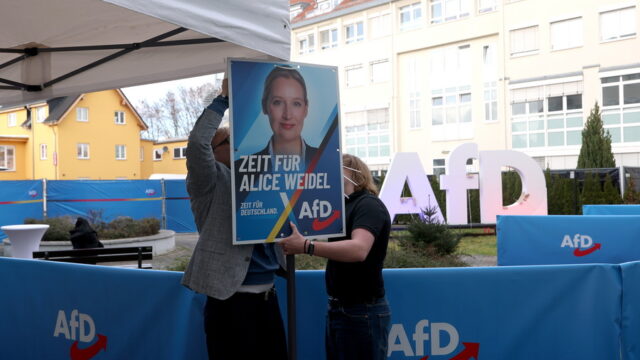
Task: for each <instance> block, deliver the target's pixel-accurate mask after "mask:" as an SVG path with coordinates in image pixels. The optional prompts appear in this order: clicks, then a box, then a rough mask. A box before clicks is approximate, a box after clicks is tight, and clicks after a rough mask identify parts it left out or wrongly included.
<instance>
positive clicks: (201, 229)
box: [182, 109, 284, 300]
mask: <svg viewBox="0 0 640 360" xmlns="http://www.w3.org/2000/svg"><path fill="white" fill-rule="evenodd" d="M221 121H222V117H221V116H220V115H219V114H218V113H216V112H215V111H212V110H209V109H205V110H204V112H203V113H202V115H200V117H199V118H198V120H197V121H196V124H195V125H194V126H193V129H192V130H191V134H190V135H189V142H188V144H187V170H188V175H187V191H188V192H189V196H190V197H191V211H192V212H193V216H194V219H195V223H196V226H197V228H198V233H199V234H200V237H199V239H198V243H197V244H196V247H195V249H194V251H193V255H192V257H191V260H190V261H189V265H188V266H187V270H186V271H185V272H184V276H183V278H182V284H183V285H185V286H186V287H188V288H190V289H192V290H194V291H196V292H199V293H202V294H205V295H207V296H211V297H213V298H216V299H220V300H224V299H227V298H229V297H231V296H232V295H233V294H234V293H235V292H236V291H237V290H238V288H239V287H240V285H242V282H243V281H244V278H245V276H246V275H247V270H248V269H249V263H250V261H251V255H252V253H253V245H233V244H232V226H233V225H232V217H231V211H232V207H231V192H232V191H233V189H232V188H231V170H229V168H228V167H227V166H226V165H224V164H223V163H221V162H218V161H216V160H215V158H214V156H213V151H212V150H211V139H213V135H214V134H215V132H216V129H217V128H218V126H219V125H220V122H221ZM276 254H277V256H278V262H279V263H280V265H281V266H282V267H284V255H283V253H282V249H281V248H280V247H279V246H276Z"/></svg>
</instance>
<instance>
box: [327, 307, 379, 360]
mask: <svg viewBox="0 0 640 360" xmlns="http://www.w3.org/2000/svg"><path fill="white" fill-rule="evenodd" d="M390 327H391V310H389V304H388V303H387V299H385V298H381V299H379V300H378V301H376V302H375V303H372V304H356V305H349V306H342V305H338V304H332V303H330V304H329V310H328V312H327V327H326V334H325V348H326V352H327V359H328V360H342V359H345V360H346V359H349V360H359V359H362V360H384V359H386V358H387V348H388V338H389V328H390Z"/></svg>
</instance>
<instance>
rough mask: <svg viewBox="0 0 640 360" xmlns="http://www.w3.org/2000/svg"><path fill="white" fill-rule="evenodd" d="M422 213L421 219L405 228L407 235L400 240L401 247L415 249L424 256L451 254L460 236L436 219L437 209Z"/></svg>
mask: <svg viewBox="0 0 640 360" xmlns="http://www.w3.org/2000/svg"><path fill="white" fill-rule="evenodd" d="M422 213H423V219H419V220H415V221H412V222H411V223H409V226H407V231H408V233H409V234H408V235H407V236H406V237H403V238H402V239H401V245H404V246H405V247H408V248H414V249H417V250H418V251H421V252H423V253H424V255H426V256H432V255H437V256H444V255H451V254H453V253H454V252H455V251H456V248H457V247H458V244H459V243H460V238H461V237H462V236H461V235H460V234H459V233H456V232H454V231H452V230H450V229H449V228H448V227H447V225H446V224H444V223H441V222H440V221H439V220H438V219H437V217H436V214H437V208H435V207H429V208H426V209H424V210H423V211H422Z"/></svg>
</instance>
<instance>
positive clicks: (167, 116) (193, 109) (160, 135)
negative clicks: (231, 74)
mask: <svg viewBox="0 0 640 360" xmlns="http://www.w3.org/2000/svg"><path fill="white" fill-rule="evenodd" d="M219 92H220V82H219V81H218V82H216V83H215V84H212V83H206V84H203V85H200V86H193V87H179V88H177V89H174V90H170V91H167V93H166V94H165V95H164V96H163V97H162V98H160V99H158V100H156V101H149V100H141V101H139V102H138V103H137V104H136V105H135V106H136V110H137V111H138V113H139V114H140V116H141V117H142V119H143V120H144V121H145V122H146V123H147V125H149V129H148V130H147V131H144V132H142V136H143V137H145V138H150V139H153V140H159V139H166V138H179V137H186V136H188V135H189V132H190V131H191V128H192V127H193V124H194V123H195V121H196V119H197V118H198V116H199V115H200V113H202V110H203V109H204V107H206V106H207V105H208V104H209V103H210V102H211V100H212V99H213V98H214V97H215V96H216V95H217V94H218V93H219Z"/></svg>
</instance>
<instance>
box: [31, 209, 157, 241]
mask: <svg viewBox="0 0 640 360" xmlns="http://www.w3.org/2000/svg"><path fill="white" fill-rule="evenodd" d="M94 215H95V214H94ZM92 220H93V221H95V223H91V226H92V227H93V229H94V230H96V232H97V233H98V239H100V240H109V239H122V238H130V237H141V236H149V235H155V234H157V233H158V231H159V230H160V220H158V219H156V218H153V217H148V218H144V219H140V220H134V219H132V218H130V217H126V216H121V217H118V218H116V219H115V220H113V221H112V222H110V223H105V222H104V221H102V220H100V216H93V217H92ZM24 223H25V224H49V229H48V230H47V232H46V233H45V234H44V236H43V237H42V241H70V239H71V238H70V234H69V231H71V230H72V229H73V228H74V227H75V219H74V218H72V217H71V216H60V217H53V218H47V219H44V220H37V219H32V218H29V219H25V221H24Z"/></svg>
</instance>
